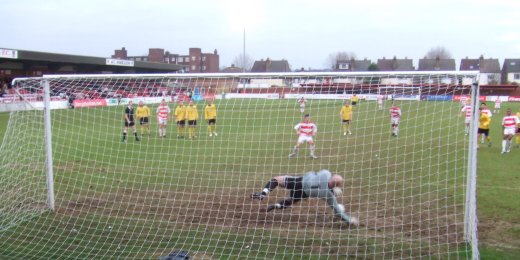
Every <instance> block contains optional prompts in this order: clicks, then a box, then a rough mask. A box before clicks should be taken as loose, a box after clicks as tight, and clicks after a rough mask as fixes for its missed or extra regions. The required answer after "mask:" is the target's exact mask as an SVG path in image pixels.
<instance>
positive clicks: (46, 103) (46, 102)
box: [43, 80, 55, 212]
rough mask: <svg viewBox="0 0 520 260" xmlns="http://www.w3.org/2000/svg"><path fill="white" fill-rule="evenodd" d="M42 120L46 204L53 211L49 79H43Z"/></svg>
mask: <svg viewBox="0 0 520 260" xmlns="http://www.w3.org/2000/svg"><path fill="white" fill-rule="evenodd" d="M43 122H44V131H45V172H46V174H47V206H48V207H49V209H50V210H51V211H53V212H54V209H55V208H54V175H53V171H52V135H51V134H52V131H51V94H50V84H49V80H44V81H43Z"/></svg>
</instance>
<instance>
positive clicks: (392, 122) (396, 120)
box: [390, 117, 401, 125]
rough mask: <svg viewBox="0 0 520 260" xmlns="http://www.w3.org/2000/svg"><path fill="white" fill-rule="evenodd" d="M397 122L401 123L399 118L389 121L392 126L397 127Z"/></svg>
mask: <svg viewBox="0 0 520 260" xmlns="http://www.w3.org/2000/svg"><path fill="white" fill-rule="evenodd" d="M399 121H401V118H396V117H392V118H391V119H390V123H391V124H392V125H398V124H399Z"/></svg>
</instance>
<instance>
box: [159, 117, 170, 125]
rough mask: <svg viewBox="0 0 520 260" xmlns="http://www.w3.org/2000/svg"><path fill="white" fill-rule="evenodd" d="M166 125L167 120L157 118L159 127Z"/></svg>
mask: <svg viewBox="0 0 520 260" xmlns="http://www.w3.org/2000/svg"><path fill="white" fill-rule="evenodd" d="M166 123H168V119H167V118H159V125H166Z"/></svg>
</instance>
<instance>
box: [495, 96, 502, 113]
mask: <svg viewBox="0 0 520 260" xmlns="http://www.w3.org/2000/svg"><path fill="white" fill-rule="evenodd" d="M501 104H502V100H500V97H497V99H495V109H493V113H495V114H496V113H499V112H500V105H501Z"/></svg>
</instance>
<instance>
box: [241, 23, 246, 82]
mask: <svg viewBox="0 0 520 260" xmlns="http://www.w3.org/2000/svg"><path fill="white" fill-rule="evenodd" d="M242 72H244V73H245V72H246V27H244V46H243V50H242Z"/></svg>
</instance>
